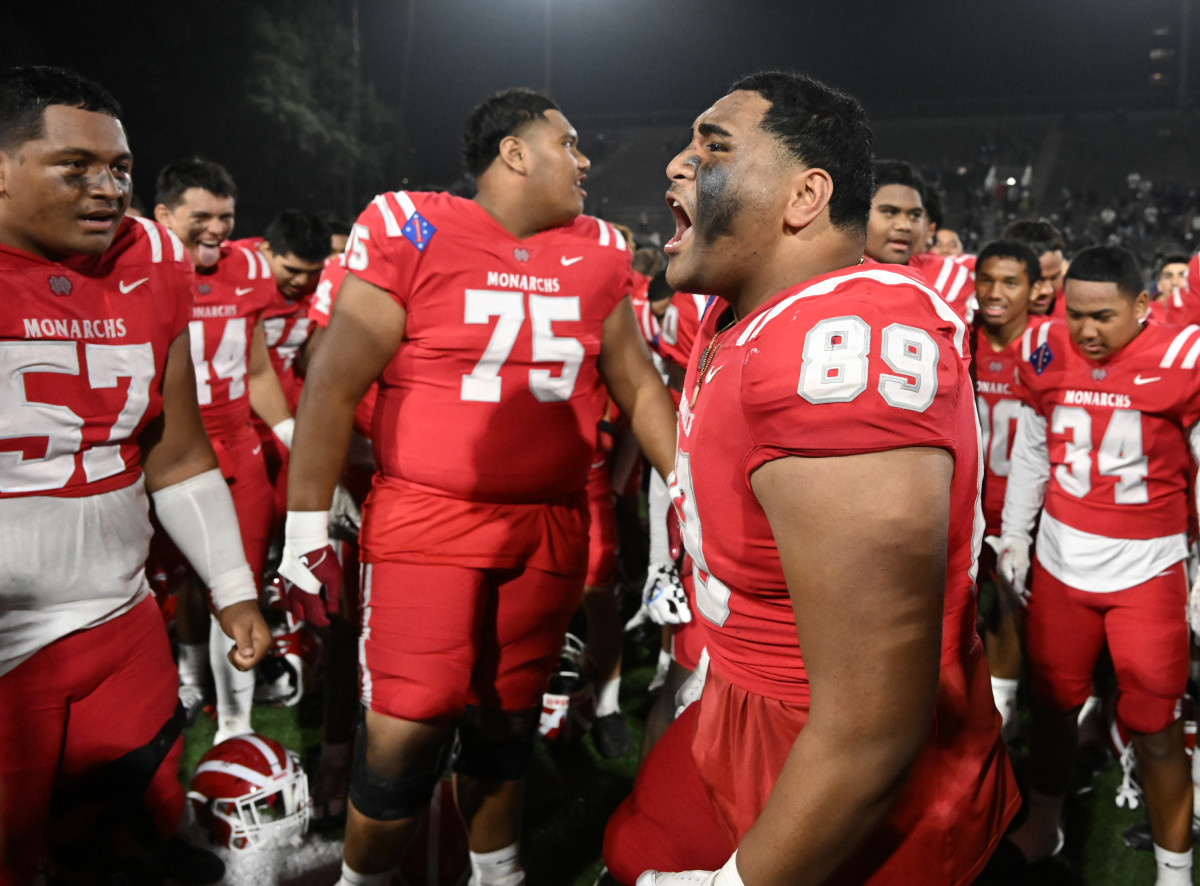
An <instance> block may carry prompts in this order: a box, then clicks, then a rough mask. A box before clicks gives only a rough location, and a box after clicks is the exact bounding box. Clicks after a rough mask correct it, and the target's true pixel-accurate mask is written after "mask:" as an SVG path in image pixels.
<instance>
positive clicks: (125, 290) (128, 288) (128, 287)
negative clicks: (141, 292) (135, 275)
mask: <svg viewBox="0 0 1200 886" xmlns="http://www.w3.org/2000/svg"><path fill="white" fill-rule="evenodd" d="M149 279H150V278H149V277H143V278H142V279H141V280H134V281H133V282H132V283H126V282H125V281H124V280H122V281H121V282H120V283H118V284H117V288H118V289H120V290H121V295H129V293H131V292H133V290H135V289H137V288H138V287H139V286H141V285H142V284H143V283H145V282H146V281H148V280H149Z"/></svg>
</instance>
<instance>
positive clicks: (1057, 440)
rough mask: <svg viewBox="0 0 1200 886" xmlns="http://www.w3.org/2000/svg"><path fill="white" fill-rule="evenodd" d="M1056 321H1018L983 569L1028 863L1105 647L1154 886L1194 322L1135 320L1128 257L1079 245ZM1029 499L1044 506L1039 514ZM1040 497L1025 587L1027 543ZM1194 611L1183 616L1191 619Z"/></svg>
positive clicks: (1180, 813)
mask: <svg viewBox="0 0 1200 886" xmlns="http://www.w3.org/2000/svg"><path fill="white" fill-rule="evenodd" d="M1065 297H1066V315H1067V321H1066V323H1065V324H1061V323H1057V322H1051V323H1046V324H1043V325H1042V326H1040V327H1038V328H1036V329H1032V328H1031V329H1029V330H1027V331H1026V333H1025V338H1026V340H1027V341H1026V346H1025V349H1026V351H1027V352H1028V353H1029V355H1030V356H1029V359H1028V360H1027V361H1023V362H1022V364H1021V383H1022V386H1023V388H1024V396H1025V398H1026V401H1027V402H1026V405H1024V406H1023V407H1022V409H1021V412H1020V417H1019V418H1018V421H1017V436H1016V440H1015V442H1014V444H1013V453H1012V470H1011V472H1010V473H1009V477H1008V488H1007V490H1006V493H1005V497H1004V512H1003V536H1004V537H1003V552H1002V553H1001V555H1000V558H999V562H998V564H997V571H998V572H999V573H1000V575H1001V576H1002V577H1003V578H1005V579H1006V580H1007V581H1009V582H1010V583H1011V584H1012V585H1013V587H1014V588H1015V589H1016V590H1018V591H1019V592H1022V593H1024V594H1025V595H1026V596H1027V599H1028V601H1029V602H1028V612H1027V619H1026V652H1027V654H1028V656H1029V660H1030V663H1031V671H1032V678H1033V679H1032V684H1033V715H1034V718H1033V735H1032V742H1031V747H1030V754H1031V757H1030V784H1031V788H1032V791H1031V796H1030V800H1029V806H1030V814H1029V818H1028V819H1027V820H1026V821H1025V823H1024V824H1023V825H1022V826H1021V827H1020V828H1018V829H1017V830H1016V831H1015V832H1014V833H1013V835H1012V838H1011V839H1012V840H1013V842H1014V843H1016V844H1017V846H1018V847H1019V848H1020V849H1021V851H1022V853H1023V854H1024V855H1025V857H1026V858H1027V859H1029V860H1031V861H1033V860H1037V859H1039V858H1042V857H1045V856H1047V855H1049V854H1051V853H1052V852H1054V851H1056V849H1057V847H1058V846H1059V845H1060V844H1061V838H1062V836H1061V835H1062V831H1061V826H1060V818H1061V814H1062V807H1063V796H1064V794H1065V792H1066V788H1067V780H1068V778H1069V777H1070V772H1071V771H1072V768H1073V767H1072V762H1073V760H1074V756H1075V747H1076V733H1077V729H1078V727H1077V724H1076V716H1077V714H1078V712H1079V709H1080V707H1081V706H1082V704H1083V702H1084V700H1085V699H1086V698H1087V696H1088V692H1089V689H1090V686H1091V677H1092V669H1093V667H1094V665H1095V663H1096V659H1097V657H1098V656H1099V654H1100V651H1101V648H1102V647H1103V646H1104V645H1105V644H1106V643H1107V645H1108V649H1109V652H1110V654H1111V656H1112V661H1113V666H1114V669H1115V671H1116V676H1117V686H1118V689H1119V690H1120V699H1119V701H1118V704H1117V715H1118V716H1119V717H1120V719H1121V721H1122V722H1123V723H1124V724H1125V725H1126V726H1127V727H1128V728H1129V729H1130V731H1131V732H1132V733H1133V743H1134V748H1135V750H1136V752H1137V755H1138V761H1139V765H1140V768H1141V773H1142V783H1143V786H1144V788H1145V792H1146V808H1147V812H1148V814H1149V819H1150V830H1151V833H1152V834H1153V836H1154V843H1155V847H1154V854H1155V858H1156V860H1157V862H1158V880H1157V882H1158V883H1159V884H1160V886H1173V884H1176V883H1191V881H1192V873H1191V870H1192V850H1191V819H1192V784H1191V778H1190V774H1189V773H1190V770H1189V765H1188V760H1187V755H1186V753H1185V751H1184V738H1183V720H1182V719H1181V718H1180V717H1179V713H1178V712H1179V708H1178V702H1179V698H1180V696H1181V695H1183V692H1184V689H1185V687H1186V683H1187V676H1188V622H1187V620H1186V619H1185V618H1184V613H1185V611H1189V614H1193V615H1194V614H1195V613H1194V612H1192V611H1190V610H1188V609H1187V591H1188V589H1187V582H1186V578H1185V574H1184V559H1185V558H1186V556H1187V525H1188V495H1189V483H1190V480H1189V472H1190V468H1191V462H1190V459H1189V452H1188V450H1189V444H1190V448H1191V451H1192V452H1193V453H1195V452H1197V451H1200V434H1198V433H1197V431H1196V427H1197V420H1198V419H1200V376H1197V373H1196V371H1195V364H1196V359H1197V355H1198V354H1200V329H1197V327H1195V326H1189V327H1186V328H1181V327H1175V326H1159V325H1156V324H1144V321H1145V316H1146V308H1147V305H1148V302H1149V297H1148V296H1147V294H1146V292H1145V291H1144V290H1143V288H1142V276H1141V272H1140V271H1139V269H1138V266H1137V262H1136V260H1135V259H1134V258H1133V256H1132V255H1131V254H1130V253H1129V252H1127V251H1126V250H1124V249H1120V248H1114V247H1106V246H1097V247H1092V248H1090V249H1086V250H1084V251H1083V252H1081V253H1080V254H1079V255H1078V256H1076V257H1075V259H1073V260H1072V262H1071V267H1070V269H1069V270H1068V271H1067V276H1066V289H1065ZM1043 505H1044V510H1043ZM1039 510H1041V519H1040V522H1039V524H1038V535H1037V550H1036V556H1035V557H1034V560H1033V567H1032V576H1031V578H1032V581H1031V583H1030V586H1029V587H1030V588H1031V591H1032V593H1030V592H1029V591H1027V590H1026V583H1025V579H1026V574H1027V572H1028V571H1029V566H1030V562H1029V546H1030V543H1031V533H1032V529H1033V525H1034V520H1035V518H1036V517H1037V515H1038V512H1039ZM1195 620H1196V621H1200V619H1195Z"/></svg>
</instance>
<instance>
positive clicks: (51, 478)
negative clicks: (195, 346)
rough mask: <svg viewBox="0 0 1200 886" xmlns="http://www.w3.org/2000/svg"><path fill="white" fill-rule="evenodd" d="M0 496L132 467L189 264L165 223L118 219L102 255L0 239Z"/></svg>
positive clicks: (157, 399)
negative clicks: (57, 255) (37, 248)
mask: <svg viewBox="0 0 1200 886" xmlns="http://www.w3.org/2000/svg"><path fill="white" fill-rule="evenodd" d="M0 274H3V277H4V282H5V288H6V290H7V295H6V298H5V303H4V311H3V313H2V315H0V317H2V319H0V324H2V325H0V360H2V361H3V366H2V370H0V398H2V401H0V412H2V413H3V415H4V417H5V422H4V428H3V430H0V496H17V495H59V496H82V495H94V494H96V493H100V492H106V491H109V490H112V489H118V488H121V487H124V486H128V485H129V484H130V483H132V482H134V481H135V480H137V478H138V477H139V476H140V475H141V467H140V451H139V449H138V445H137V440H136V437H137V435H138V434H139V433H140V432H141V431H142V429H143V428H144V427H145V426H146V424H147V423H148V422H149V421H150V420H151V419H153V418H154V417H155V416H157V415H158V414H159V412H160V411H161V410H162V372H163V367H164V366H165V363H166V358H167V351H168V349H169V348H170V345H171V342H173V341H174V340H175V338H176V336H178V335H179V333H180V332H181V331H183V329H185V328H186V326H187V323H188V320H189V319H190V312H191V295H190V283H191V279H192V268H191V264H190V262H188V261H187V259H186V256H185V254H184V251H183V246H182V244H180V242H179V241H178V239H177V238H175V237H174V236H173V235H171V234H169V233H168V232H167V231H166V229H164V228H162V227H160V226H159V225H157V224H154V223H153V222H149V221H146V220H143V219H125V220H124V221H123V222H122V223H121V226H120V228H119V230H118V232H117V235H116V237H115V238H114V240H113V243H112V245H111V246H110V247H109V249H108V250H107V251H106V252H105V253H104V254H103V255H101V256H96V257H92V256H80V257H75V258H72V259H70V260H68V261H66V262H63V263H58V262H50V261H46V260H43V259H41V258H38V257H36V256H33V255H30V254H28V253H26V252H22V251H20V250H16V249H9V248H6V247H2V246H0Z"/></svg>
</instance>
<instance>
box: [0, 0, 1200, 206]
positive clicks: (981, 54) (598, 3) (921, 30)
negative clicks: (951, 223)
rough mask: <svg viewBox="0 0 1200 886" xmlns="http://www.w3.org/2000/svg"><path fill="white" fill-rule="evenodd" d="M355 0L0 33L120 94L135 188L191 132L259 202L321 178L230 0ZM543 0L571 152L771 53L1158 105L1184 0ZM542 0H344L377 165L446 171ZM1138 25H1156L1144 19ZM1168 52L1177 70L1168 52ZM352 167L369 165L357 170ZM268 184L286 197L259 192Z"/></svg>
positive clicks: (1086, 100) (1038, 106) (885, 73)
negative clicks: (897, 0)
mask: <svg viewBox="0 0 1200 886" xmlns="http://www.w3.org/2000/svg"><path fill="white" fill-rule="evenodd" d="M352 2H353V0H325V2H324V3H323V4H320V3H316V0H292V2H284V0H276V2H268V3H253V2H240V3H237V4H234V3H231V2H224V3H223V2H212V0H206V2H199V0H175V2H154V3H148V2H139V3H126V4H111V5H107V4H105V5H101V4H91V5H82V4H79V5H75V4H67V5H62V4H55V5H50V4H23V5H22V6H21V7H19V8H17V9H15V10H8V11H6V16H5V17H6V23H5V27H4V28H3V29H0V51H2V52H3V57H4V59H5V60H6V61H10V62H14V63H51V64H66V65H70V66H74V67H77V68H79V69H80V70H82V71H83V72H84V73H86V74H88V75H90V76H93V77H95V78H96V79H99V80H100V81H101V82H103V83H105V84H106V85H107V86H108V87H109V88H110V89H111V90H112V91H113V92H114V94H116V96H117V98H118V99H119V100H120V101H121V102H122V104H123V105H124V106H125V109H126V114H125V119H126V122H127V125H128V128H129V130H130V135H131V139H132V141H133V146H134V151H135V157H136V158H137V162H138V164H139V166H138V169H137V173H136V174H137V183H138V192H139V195H141V196H142V198H143V200H149V199H150V198H152V196H153V188H152V179H153V173H154V171H155V170H156V169H157V167H158V166H159V165H161V164H162V163H164V162H166V161H168V160H170V159H173V158H174V157H177V156H181V155H183V154H186V153H192V152H197V151H198V152H202V153H204V154H206V155H208V156H211V157H213V158H214V159H218V160H220V161H222V162H224V163H225V164H226V165H228V166H229V167H230V169H231V171H233V172H234V174H235V176H237V177H238V178H239V181H241V182H242V190H243V202H244V203H245V208H246V209H247V210H249V211H250V213H251V215H253V214H255V213H257V214H259V215H261V214H262V213H263V212H264V211H265V209H266V207H267V206H268V205H271V204H278V201H280V200H285V201H288V202H291V203H295V204H303V203H305V202H311V201H313V200H318V199H325V196H324V192H322V191H320V189H319V188H318V187H317V179H315V178H314V177H319V176H321V175H323V174H325V172H326V171H327V170H324V169H322V168H315V169H314V168H303V164H295V165H294V167H295V168H287V169H286V176H285V172H284V171H280V169H279V168H280V167H287V165H288V164H287V156H288V155H287V152H286V151H284V150H283V147H280V146H278V145H277V144H276V143H279V142H281V141H282V142H286V139H283V140H280V139H279V138H277V137H276V136H274V135H273V134H272V133H271V132H270V131H269V130H264V129H263V127H262V125H261V124H260V123H259V122H258V121H257V120H256V119H255V117H254V115H253V113H252V112H250V111H248V110H247V109H246V108H244V107H242V105H244V104H245V102H244V96H246V95H247V94H248V93H249V92H251V91H252V90H253V88H254V87H253V83H252V79H251V77H250V74H249V73H248V65H250V64H251V61H252V59H253V58H254V57H255V55H254V54H255V52H256V50H257V49H259V48H260V47H259V46H258V45H257V44H256V40H255V38H254V37H253V35H252V34H250V32H249V31H248V30H247V29H246V26H245V22H246V19H247V14H248V11H250V10H252V9H253V8H254V7H260V8H261V9H263V10H266V11H267V12H268V13H269V14H270V15H271V16H272V17H273V19H274V21H277V22H287V21H288V20H289V19H290V18H292V17H295V16H297V15H304V14H305V10H307V9H309V8H311V7H313V6H314V5H316V6H321V5H323V6H324V7H326V8H334V7H336V9H337V12H338V15H339V16H340V17H341V18H342V19H344V20H346V21H349V20H350V15H349V10H350V8H351V5H352ZM548 2H549V3H550V8H551V35H552V40H551V57H552V65H551V91H552V94H553V95H554V97H555V98H556V100H557V101H558V102H559V103H560V105H561V106H562V107H563V109H564V111H565V112H566V114H567V116H568V117H569V118H570V119H571V120H572V122H574V123H575V124H576V126H577V128H578V129H579V130H580V134H581V137H582V145H583V148H584V150H585V151H586V150H587V147H588V133H589V129H590V130H592V131H596V130H599V129H601V128H612V127H616V126H618V125H622V124H626V125H628V124H637V123H650V122H658V123H672V124H675V123H678V124H679V125H680V134H681V138H682V135H683V132H684V127H685V126H686V124H687V123H688V122H689V121H690V120H691V119H692V118H693V117H694V116H695V115H696V114H698V113H699V112H700V111H702V110H703V109H704V108H706V107H707V106H708V105H709V104H711V103H712V101H714V100H715V99H716V98H718V97H719V96H720V95H722V94H723V93H724V92H725V90H726V88H727V87H728V85H729V83H730V82H731V81H733V80H734V79H736V78H737V77H738V76H740V75H742V74H745V73H749V72H751V71H754V70H759V69H763V68H772V67H782V68H790V69H799V70H804V71H807V72H809V73H811V74H813V75H815V76H817V77H818V78H820V79H823V80H826V81H827V82H829V83H831V84H833V85H835V86H838V87H840V88H842V89H844V90H846V91H848V92H850V93H852V94H853V95H855V96H857V97H858V98H859V99H860V100H862V101H863V103H864V104H865V105H866V107H867V109H868V112H869V113H870V114H871V115H872V117H874V118H876V119H888V118H895V117H900V116H908V115H911V116H945V115H960V114H980V113H983V114H987V113H1028V112H1041V111H1056V112H1062V111H1069V110H1094V109H1115V108H1119V107H1124V108H1130V109H1136V108H1141V107H1171V106H1173V105H1177V104H1178V89H1177V86H1176V85H1175V84H1174V83H1173V82H1171V81H1170V80H1168V81H1167V82H1165V83H1164V84H1162V85H1159V86H1157V87H1155V86H1154V85H1152V83H1151V80H1150V75H1151V73H1152V72H1153V70H1155V68H1154V66H1153V63H1152V62H1151V61H1150V58H1149V56H1150V50H1151V49H1152V48H1154V47H1156V46H1159V47H1169V48H1173V49H1175V50H1176V51H1178V48H1179V46H1180V40H1179V29H1180V21H1181V7H1182V4H1183V3H1186V2H1192V3H1193V4H1195V0H1138V2H1136V3H1133V2H1128V0H1004V2H1000V3H983V2H963V0H959V2H953V3H952V2H930V3H909V4H907V5H906V6H902V5H898V4H894V3H893V4H883V3H877V2H849V0H843V2H828V0H825V2H820V3H815V2H799V0H793V2H766V0H763V2H741V3H736V4H735V3H732V2H723V3H714V2H701V0H694V2H686V0H548ZM410 4H411V5H410ZM546 4H547V0H358V7H359V23H360V28H359V31H360V34H361V39H362V59H361V65H362V67H361V70H362V76H363V77H364V78H365V79H367V80H369V81H371V82H372V83H373V85H374V87H375V89H376V91H377V93H378V95H379V97H380V98H381V99H382V100H383V102H384V104H385V105H386V106H387V112H388V113H390V114H394V115H396V119H398V120H400V121H401V122H403V123H404V124H406V126H407V133H408V139H407V141H406V143H405V144H397V145H396V146H395V148H396V153H395V155H394V156H393V157H391V158H390V159H389V161H388V164H387V165H388V166H389V167H391V169H389V171H388V174H389V175H394V176H396V177H400V176H402V175H403V176H405V177H408V178H409V179H410V181H409V184H410V186H411V185H417V184H441V185H447V184H450V183H451V182H452V181H453V180H454V179H455V178H456V176H457V174H458V169H459V167H458V156H457V136H458V131H459V129H460V127H461V125H462V121H463V119H464V117H465V115H466V114H467V112H468V111H469V110H470V108H471V106H472V105H473V104H475V103H476V102H477V101H478V100H479V99H480V98H481V97H482V96H483V95H485V94H487V93H488V92H491V91H494V90H497V89H501V88H505V87H508V86H514V85H528V86H534V87H541V86H543V79H544V72H543V60H544V51H545V43H544V35H545V16H546ZM410 20H411V22H412V23H413V27H412V29H411V32H410V29H409V22H410ZM1188 22H1189V28H1188V31H1189V34H1190V37H1191V42H1192V43H1193V44H1196V45H1193V46H1190V47H1189V50H1190V58H1189V62H1190V63H1189V65H1188V68H1189V71H1188V76H1187V82H1188V83H1189V85H1191V86H1192V92H1193V93H1194V92H1195V85H1196V84H1200V64H1198V63H1197V57H1198V56H1200V41H1198V40H1197V39H1196V38H1197V36H1200V7H1197V8H1194V9H1191V10H1190V16H1189V18H1188ZM1156 26H1166V27H1168V28H1169V29H1170V32H1169V34H1166V35H1160V36H1158V37H1155V36H1154V35H1153V34H1152V30H1153V29H1154V28H1155V27H1156ZM317 51H320V47H318V48H317ZM327 61H328V63H330V64H337V63H338V62H339V60H338V59H327ZM406 61H407V64H406ZM1165 65H1166V69H1167V71H1168V74H1169V76H1170V77H1174V76H1175V74H1174V72H1175V71H1177V70H1178V57H1176V59H1175V61H1173V62H1167V63H1165ZM273 146H276V147H280V151H281V153H280V154H279V156H276V155H274V154H272V153H271V148H272V147H273ZM268 160H269V162H268ZM147 166H148V167H149V169H147ZM392 169H394V172H393V171H392ZM255 184H258V185H260V186H261V188H260V190H259V191H258V192H256V191H255V190H254V185H255ZM368 184H370V185H372V186H375V185H376V184H377V183H376V182H374V181H371V182H362V181H360V182H356V183H355V185H356V187H358V188H360V189H365V188H366V187H367V185H368ZM400 185H401V182H400V181H389V182H386V183H383V184H382V185H379V186H390V187H396V186H400ZM280 189H286V190H287V191H288V194H287V196H281V195H280V194H278V193H275V192H277V191H279V190H280ZM267 191H270V192H271V193H266V192H267ZM356 193H357V192H356ZM306 195H308V197H309V198H311V199H310V200H309V199H308V198H306ZM289 198H293V199H290V200H289ZM349 199H350V198H347V202H349ZM314 208H315V207H314Z"/></svg>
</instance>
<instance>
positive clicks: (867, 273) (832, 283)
mask: <svg viewBox="0 0 1200 886" xmlns="http://www.w3.org/2000/svg"><path fill="white" fill-rule="evenodd" d="M862 279H867V280H876V281H878V282H880V283H903V284H908V285H910V286H915V287H917V288H918V289H920V290H921V291H922V292H923V293H925V295H926V296H927V297H928V298H929V299H930V301H931V302H932V304H933V309H934V311H936V312H937V314H938V316H939V317H941V318H942V319H943V320H945V321H947V322H949V323H950V324H951V325H952V326H953V327H954V347H955V349H956V350H957V351H958V353H959V355H960V356H964V355H965V353H966V352H965V351H964V350H963V348H964V345H965V343H966V336H967V327H966V324H965V323H963V321H962V319H961V318H960V317H959V316H958V314H956V313H954V309H953V308H951V307H950V306H949V305H948V304H946V300H945V299H943V298H942V297H941V296H940V295H938V294H937V293H936V292H935V291H933V290H932V289H930V288H929V287H928V286H925V285H924V284H921V283H918V282H917V281H916V280H913V279H912V278H911V277H905V276H904V275H903V274H897V273H896V272H895V271H885V270H882V269H878V270H877V269H871V270H863V271H852V272H851V273H849V274H843V275H841V276H840V277H830V278H829V279H828V280H822V281H821V282H820V283H814V284H813V285H812V286H809V287H808V288H807V289H802V290H800V292H797V293H796V294H795V295H791V296H788V297H787V298H785V299H784V300H783V301H781V302H780V303H779V304H777V305H776V306H775V307H773V308H771V310H769V311H767V313H765V314H764V315H763V316H761V317H759V318H758V319H757V320H755V321H754V322H753V323H751V324H750V326H749V327H748V328H747V329H746V330H745V331H744V332H743V333H742V334H741V335H740V336H739V337H738V341H737V343H738V345H739V346H740V345H744V344H745V343H746V342H748V341H751V340H752V339H755V338H757V337H758V334H759V333H760V332H762V330H763V328H764V327H766V325H767V324H768V323H770V322H771V321H772V320H774V319H775V318H776V317H778V316H779V315H780V314H781V313H783V312H784V311H786V310H787V309H788V308H789V307H790V306H791V305H793V304H794V303H795V302H797V301H799V300H800V299H802V298H812V297H813V296H817V295H825V294H827V293H830V292H832V291H833V290H835V289H837V288H838V287H839V286H841V285H842V284H843V283H848V282H849V281H851V280H862Z"/></svg>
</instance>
